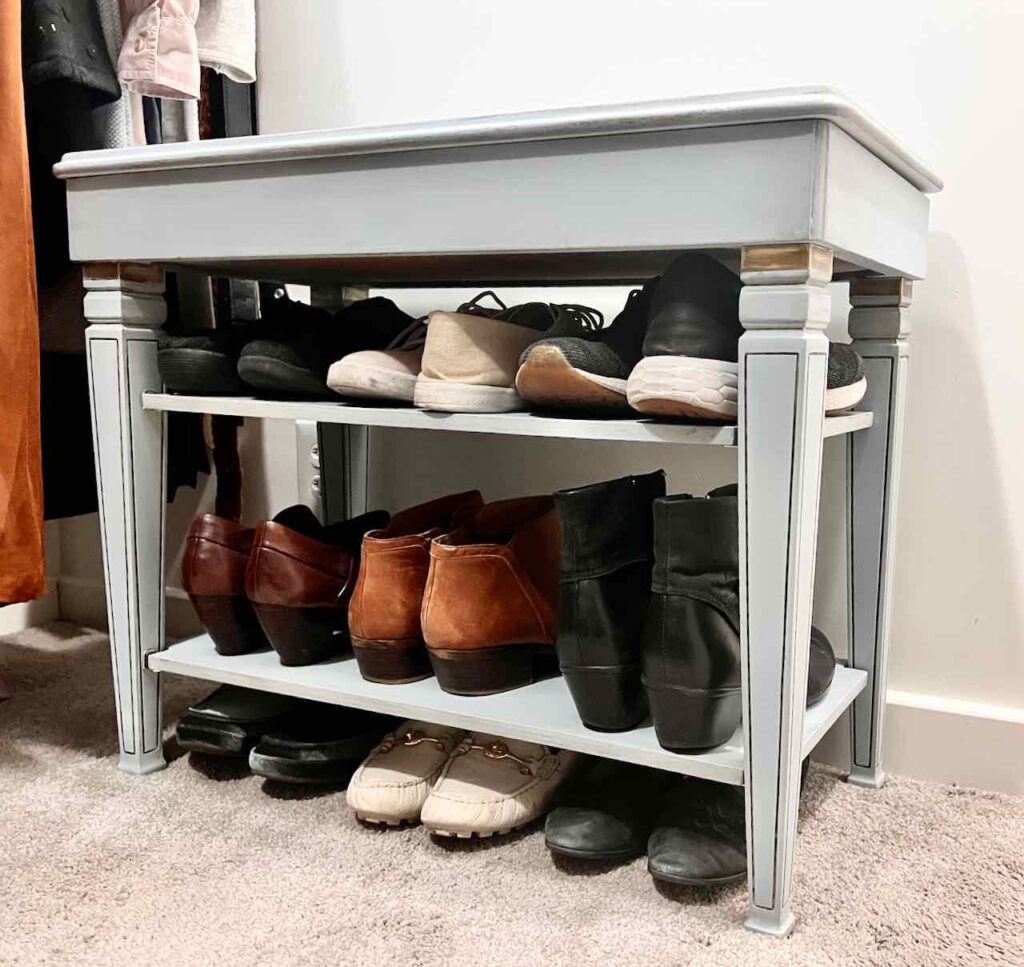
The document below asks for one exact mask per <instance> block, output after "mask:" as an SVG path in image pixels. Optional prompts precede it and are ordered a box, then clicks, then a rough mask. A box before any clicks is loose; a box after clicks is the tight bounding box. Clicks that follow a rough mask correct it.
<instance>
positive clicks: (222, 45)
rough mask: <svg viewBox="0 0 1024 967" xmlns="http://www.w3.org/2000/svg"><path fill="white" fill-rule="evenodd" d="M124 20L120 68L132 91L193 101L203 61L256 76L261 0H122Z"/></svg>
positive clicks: (243, 76)
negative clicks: (257, 16) (258, 9)
mask: <svg viewBox="0 0 1024 967" xmlns="http://www.w3.org/2000/svg"><path fill="white" fill-rule="evenodd" d="M121 19H122V22H123V24H124V25H125V26H124V40H123V41H122V43H121V55H120V57H118V60H117V72H118V74H119V75H120V77H121V80H122V82H123V83H124V84H125V86H126V87H127V88H128V90H129V91H132V92H134V93H136V94H146V95H149V96H150V97H164V98H169V99H171V100H193V99H195V98H198V97H199V86H200V81H199V68H200V65H202V66H204V67H212V68H213V69H214V70H215V71H217V72H218V73H220V74H224V75H225V76H226V77H229V78H230V79H231V80H233V81H237V82H238V83H240V84H251V83H252V82H253V81H255V80H256V4H255V0H202V3H201V4H200V2H199V0H121Z"/></svg>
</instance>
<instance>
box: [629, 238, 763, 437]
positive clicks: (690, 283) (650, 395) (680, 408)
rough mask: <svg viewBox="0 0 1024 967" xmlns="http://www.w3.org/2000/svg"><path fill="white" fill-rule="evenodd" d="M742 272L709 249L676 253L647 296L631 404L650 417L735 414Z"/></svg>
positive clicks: (727, 417)
mask: <svg viewBox="0 0 1024 967" xmlns="http://www.w3.org/2000/svg"><path fill="white" fill-rule="evenodd" d="M741 288H742V284H741V283H740V279H739V276H737V275H736V274H735V273H734V272H731V271H730V270H729V269H727V268H726V267H725V266H724V265H722V264H721V263H720V262H717V261H715V259H713V258H711V257H710V256H708V255H702V254H699V253H689V254H686V255H681V256H679V258H677V259H676V260H675V261H674V262H673V263H672V264H671V265H670V266H669V267H668V268H667V269H666V270H665V274H664V275H663V276H662V277H661V281H660V282H659V283H658V285H657V287H656V288H655V290H654V292H653V294H652V295H651V308H650V314H649V317H648V324H647V334H646V336H645V337H644V345H643V359H641V360H640V361H639V362H638V363H637V364H636V366H635V367H634V369H633V372H632V373H630V376H629V382H628V384H627V386H626V396H627V398H628V400H629V405H630V406H632V407H633V409H635V410H638V411H639V412H641V413H646V414H649V415H652V416H669V417H694V418H697V419H702V420H735V419H736V396H737V390H736V387H737V379H738V377H737V368H738V366H737V358H738V351H739V339H740V336H741V335H742V334H743V327H742V326H741V325H740V319H739V301H740V289H741Z"/></svg>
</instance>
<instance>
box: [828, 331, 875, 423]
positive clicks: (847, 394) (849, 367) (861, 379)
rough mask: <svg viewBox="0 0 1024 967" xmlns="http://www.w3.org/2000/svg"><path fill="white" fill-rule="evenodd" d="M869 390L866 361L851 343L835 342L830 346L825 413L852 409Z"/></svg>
mask: <svg viewBox="0 0 1024 967" xmlns="http://www.w3.org/2000/svg"><path fill="white" fill-rule="evenodd" d="M867 391H868V381H867V379H866V378H865V376H864V361H863V360H862V359H861V358H860V356H859V355H858V354H857V350H856V349H854V348H853V346H851V345H850V344H849V343H844V342H834V343H830V344H829V347H828V383H827V384H826V387H825V413H826V414H829V415H831V414H834V413H842V412H844V411H845V410H851V409H853V407H855V406H856V405H857V404H858V403H859V402H860V401H861V400H862V399H864V394H865V393H866V392H867Z"/></svg>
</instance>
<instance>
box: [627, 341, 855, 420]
mask: <svg viewBox="0 0 1024 967" xmlns="http://www.w3.org/2000/svg"><path fill="white" fill-rule="evenodd" d="M867 388H868V384H867V380H866V379H865V378H864V377H861V378H860V379H859V380H858V381H857V382H856V383H851V384H849V385H848V386H837V387H834V388H833V389H828V390H826V391H825V415H826V416H833V415H835V414H837V413H843V412H845V411H847V410H850V409H852V408H853V407H854V406H856V405H857V404H858V403H859V402H860V401H861V400H862V399H864V394H865V393H866V392H867ZM738 395H739V365H738V364H737V363H731V362H727V361H726V360H721V359H701V358H698V357H693V356H648V357H646V358H645V359H642V360H640V362H639V363H637V365H636V367H635V368H634V369H633V372H632V373H630V376H629V380H628V381H627V385H626V398H627V400H628V401H629V405H630V406H632V407H633V409H634V410H636V411H637V412H639V413H644V414H645V415H648V416H667V417H676V418H689V419H698V420H726V421H729V420H735V419H736V417H737V403H736V401H737V399H738Z"/></svg>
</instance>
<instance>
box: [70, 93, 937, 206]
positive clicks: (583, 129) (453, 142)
mask: <svg viewBox="0 0 1024 967" xmlns="http://www.w3.org/2000/svg"><path fill="white" fill-rule="evenodd" d="M812 118H813V119H819V120H823V121H829V122H831V123H832V124H835V125H836V126H837V127H839V128H842V129H843V130H844V131H845V132H846V133H847V134H849V135H850V136H851V137H852V138H853V139H854V140H856V141H858V142H859V143H860V144H862V145H863V146H864V147H865V148H867V150H868V151H870V152H871V153H872V154H874V155H876V156H877V157H878V158H880V159H881V160H882V161H884V162H885V163H886V164H887V165H889V167H890V168H892V169H893V170H894V171H896V172H898V173H899V174H900V175H901V176H902V177H903V178H905V179H906V180H907V181H909V182H910V183H911V184H912V185H913V186H914V187H915V188H917V189H919V190H920V191H923V192H936V191H941V190H942V180H941V179H940V178H939V177H938V176H937V175H936V174H934V172H932V171H931V170H930V169H929V168H928V167H927V166H926V165H925V164H924V163H923V162H921V161H920V160H919V159H918V158H916V157H915V156H914V155H913V154H912V153H911V152H910V151H908V150H907V149H906V148H904V147H903V145H902V144H900V142H899V141H898V140H897V139H896V138H895V136H894V135H892V134H891V133H890V132H889V131H887V130H886V129H885V128H883V127H882V126H881V125H880V124H878V123H877V122H875V121H874V120H872V119H871V118H870V117H869V116H868V115H867V114H865V113H864V111H862V110H861V109H860V108H859V107H857V106H856V105H855V104H854V103H853V102H852V101H850V100H849V99H848V98H847V97H846V96H845V95H843V94H841V93H840V92H838V91H836V90H834V89H832V88H830V87H789V88H779V89H776V90H769V91H751V92H745V93H736V94H714V95H704V96H700V97H685V98H672V99H669V100H661V101H643V102H639V103H632V104H607V105H601V106H595V107H578V108H559V109H556V110H548V111H529V112H524V113H520V114H496V115H491V116H488V117H476V118H459V119H453V120H439V121H424V122H420V123H416V124H397V125H387V126H380V127H363V128H339V129H336V130H328V131H304V132H298V133H294V134H270V135H255V136H252V137H244V138H228V139H224V140H221V141H199V142H181V143H178V144H163V145H147V146H144V147H134V148H116V149H107V150H102V151H82V152H74V153H72V154H68V155H65V156H64V158H63V159H62V160H61V161H60V163H59V164H57V165H55V166H54V169H53V170H54V174H56V175H57V177H58V178H65V179H74V178H85V177H95V176H100V175H122V174H128V173H133V172H140V171H162V170H181V169H186V168H208V167H218V166H228V165H239V164H266V163H273V162H285V161H305V160H311V159H316V158H338V157H353V156H358V155H370V154H386V153H392V152H401V151H419V150H436V149H444V148H456V147H467V146H474V145H489V144H510V143H517V142H526V141H553V140H564V139H566V138H587V137H599V136H604V135H620V134H638V133H647V132H656V131H680V130H687V129H692V128H714V127H725V126H731V125H743V124H766V123H771V122H778V121H798V120H806V119H812Z"/></svg>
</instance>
